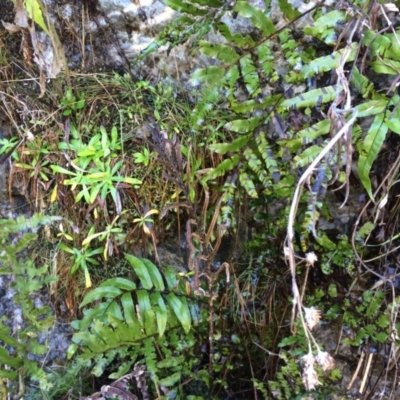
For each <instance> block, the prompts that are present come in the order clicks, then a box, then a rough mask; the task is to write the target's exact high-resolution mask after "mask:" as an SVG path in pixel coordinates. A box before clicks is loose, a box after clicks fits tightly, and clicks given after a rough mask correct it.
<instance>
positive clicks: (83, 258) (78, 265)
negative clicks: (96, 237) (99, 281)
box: [59, 227, 104, 288]
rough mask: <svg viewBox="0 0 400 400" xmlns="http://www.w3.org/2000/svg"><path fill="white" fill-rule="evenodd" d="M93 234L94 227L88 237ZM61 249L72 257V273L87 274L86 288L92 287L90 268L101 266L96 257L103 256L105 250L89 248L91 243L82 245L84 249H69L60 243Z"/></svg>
mask: <svg viewBox="0 0 400 400" xmlns="http://www.w3.org/2000/svg"><path fill="white" fill-rule="evenodd" d="M93 233H94V227H92V228H91V229H90V231H89V235H88V236H89V237H90V235H93ZM59 249H60V250H63V251H66V252H67V253H69V254H71V255H72V261H73V264H72V267H71V270H70V273H71V274H74V273H75V272H76V271H78V270H79V269H80V270H82V271H83V273H84V274H85V285H86V287H87V288H90V287H92V280H91V278H90V273H89V266H90V265H94V266H97V265H99V264H100V263H99V261H98V260H97V259H96V257H95V256H97V255H98V254H102V253H103V252H104V250H103V248H101V247H97V248H95V249H92V248H90V247H89V243H86V244H82V247H80V248H77V247H69V246H67V245H66V244H64V243H60V244H59Z"/></svg>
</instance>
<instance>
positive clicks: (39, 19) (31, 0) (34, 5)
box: [25, 0, 50, 36]
mask: <svg viewBox="0 0 400 400" xmlns="http://www.w3.org/2000/svg"><path fill="white" fill-rule="evenodd" d="M25 8H26V11H28V15H29V18H30V19H32V20H33V21H35V22H36V23H37V24H38V25H39V26H40V27H41V28H42V29H43V30H44V31H45V32H46V33H47V35H49V36H50V32H49V30H48V28H47V26H46V24H45V22H44V19H43V14H42V10H41V8H40V4H39V2H38V1H37V0H26V2H25Z"/></svg>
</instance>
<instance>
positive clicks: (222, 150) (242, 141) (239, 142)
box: [208, 134, 252, 154]
mask: <svg viewBox="0 0 400 400" xmlns="http://www.w3.org/2000/svg"><path fill="white" fill-rule="evenodd" d="M251 136H252V135H251V134H250V135H243V136H239V137H238V138H237V139H235V140H234V141H233V142H231V143H213V144H210V145H209V146H208V147H209V149H210V150H211V151H214V152H215V153H218V154H226V153H229V152H231V151H232V152H233V151H240V150H241V149H242V148H243V147H244V146H245V145H246V144H247V142H248V141H249V139H250V138H251Z"/></svg>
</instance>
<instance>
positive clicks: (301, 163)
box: [294, 145, 322, 168]
mask: <svg viewBox="0 0 400 400" xmlns="http://www.w3.org/2000/svg"><path fill="white" fill-rule="evenodd" d="M321 151H322V147H320V146H316V145H314V146H311V147H309V148H307V149H305V150H304V151H303V152H302V153H301V154H299V155H298V156H296V157H295V158H294V161H295V162H296V167H298V168H303V167H305V166H307V165H309V164H311V163H312V162H313V161H314V160H315V159H316V158H317V157H318V156H319V154H320V153H321Z"/></svg>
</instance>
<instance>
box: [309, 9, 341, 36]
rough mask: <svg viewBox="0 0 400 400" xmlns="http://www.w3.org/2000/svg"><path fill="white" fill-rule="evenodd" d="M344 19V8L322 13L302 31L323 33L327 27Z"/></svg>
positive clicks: (316, 33)
mask: <svg viewBox="0 0 400 400" xmlns="http://www.w3.org/2000/svg"><path fill="white" fill-rule="evenodd" d="M345 20H346V12H345V11H344V10H334V11H331V12H328V13H324V14H323V15H322V16H321V17H319V18H318V19H317V20H316V21H315V22H314V24H313V25H312V26H306V27H305V28H304V33H305V34H306V35H312V36H318V34H321V33H324V32H325V31H326V30H327V29H328V28H331V27H334V26H336V24H338V23H340V22H342V21H345Z"/></svg>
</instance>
